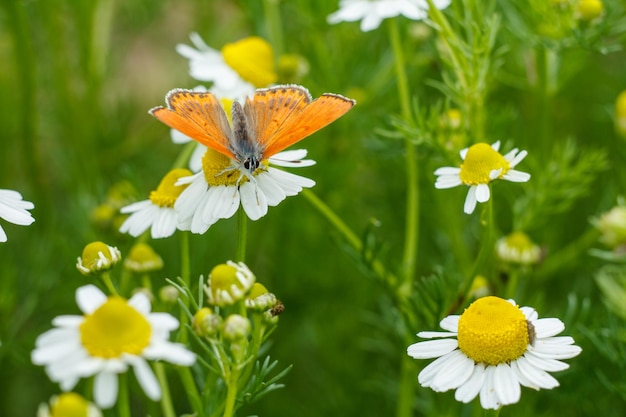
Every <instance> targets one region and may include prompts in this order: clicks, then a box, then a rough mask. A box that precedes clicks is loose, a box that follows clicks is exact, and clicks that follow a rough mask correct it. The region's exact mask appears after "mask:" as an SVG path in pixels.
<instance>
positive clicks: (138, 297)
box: [128, 292, 151, 315]
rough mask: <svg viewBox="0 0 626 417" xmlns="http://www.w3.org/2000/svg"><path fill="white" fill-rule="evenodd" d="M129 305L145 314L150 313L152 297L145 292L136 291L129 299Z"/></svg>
mask: <svg viewBox="0 0 626 417" xmlns="http://www.w3.org/2000/svg"><path fill="white" fill-rule="evenodd" d="M128 305H129V306H131V307H132V308H134V309H135V310H137V311H138V312H140V313H141V314H143V315H146V314H148V313H150V308H151V307H150V299H149V298H148V296H147V295H146V294H145V293H143V292H138V293H135V294H134V295H133V296H132V297H130V299H129V300H128Z"/></svg>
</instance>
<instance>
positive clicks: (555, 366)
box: [524, 351, 569, 372]
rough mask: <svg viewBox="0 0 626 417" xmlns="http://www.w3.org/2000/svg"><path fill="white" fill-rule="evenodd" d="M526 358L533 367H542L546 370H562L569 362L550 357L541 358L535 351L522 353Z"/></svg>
mask: <svg viewBox="0 0 626 417" xmlns="http://www.w3.org/2000/svg"><path fill="white" fill-rule="evenodd" d="M524 357H525V358H526V360H527V361H528V362H529V363H530V364H531V365H532V366H534V367H535V368H537V369H543V370H544V371H546V372H558V371H564V370H565V369H567V368H569V364H567V363H565V362H561V361H558V360H556V359H551V358H543V357H541V356H540V355H537V354H535V352H532V351H528V352H526V353H525V354H524Z"/></svg>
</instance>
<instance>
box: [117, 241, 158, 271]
mask: <svg viewBox="0 0 626 417" xmlns="http://www.w3.org/2000/svg"><path fill="white" fill-rule="evenodd" d="M124 266H125V267H126V268H128V269H130V270H132V271H136V272H147V271H156V270H158V269H161V268H163V259H162V258H161V257H160V256H159V254H158V253H156V252H155V251H154V249H152V247H151V246H150V245H148V244H146V243H137V244H135V245H134V246H133V247H132V249H131V250H130V253H129V254H128V257H127V258H126V259H125V260H124Z"/></svg>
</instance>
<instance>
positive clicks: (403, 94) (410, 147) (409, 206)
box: [389, 19, 419, 295]
mask: <svg viewBox="0 0 626 417" xmlns="http://www.w3.org/2000/svg"><path fill="white" fill-rule="evenodd" d="M389 39H390V42H391V47H392V49H393V52H394V56H395V64H396V78H397V81H398V96H399V97H400V108H401V111H402V117H403V118H404V119H405V121H406V122H407V123H410V122H411V118H412V116H411V102H410V93H409V91H410V90H409V83H408V80H407V75H406V67H405V59H404V51H403V48H402V42H401V40H400V33H399V30H398V23H397V19H389ZM405 152H406V155H405V164H406V176H407V199H406V213H405V215H406V219H405V222H406V226H405V230H406V234H405V238H404V252H403V256H402V267H403V271H402V272H403V273H402V288H399V289H398V290H399V292H400V293H401V294H402V295H406V294H409V293H410V286H411V281H412V279H413V276H414V274H415V265H416V259H417V243H418V236H419V171H418V170H417V155H416V152H415V145H414V144H413V142H412V140H411V138H409V137H405Z"/></svg>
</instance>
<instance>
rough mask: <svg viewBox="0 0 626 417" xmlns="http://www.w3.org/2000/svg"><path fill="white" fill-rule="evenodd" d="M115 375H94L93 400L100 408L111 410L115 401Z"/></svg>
mask: <svg viewBox="0 0 626 417" xmlns="http://www.w3.org/2000/svg"><path fill="white" fill-rule="evenodd" d="M117 384H118V379H117V374H114V373H110V372H102V373H100V374H98V375H96V378H95V380H94V386H93V394H94V400H95V402H96V404H98V406H99V407H100V408H111V407H113V405H114V404H115V401H116V400H117Z"/></svg>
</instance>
